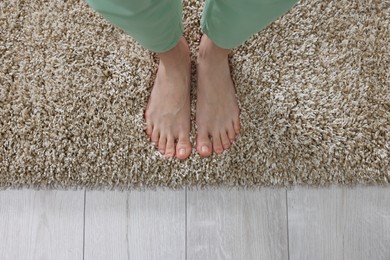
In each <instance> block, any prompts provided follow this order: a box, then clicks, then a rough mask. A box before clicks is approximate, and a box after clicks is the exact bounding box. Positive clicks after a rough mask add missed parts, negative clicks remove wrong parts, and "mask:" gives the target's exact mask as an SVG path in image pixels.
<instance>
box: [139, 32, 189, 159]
mask: <svg viewBox="0 0 390 260" xmlns="http://www.w3.org/2000/svg"><path fill="white" fill-rule="evenodd" d="M158 55H159V57H160V63H159V67H158V72H157V76H156V80H155V82H154V86H153V89H152V93H151V95H150V98H149V102H148V106H147V108H146V111H145V121H146V129H145V130H146V134H147V135H148V136H149V137H150V139H151V141H152V143H154V144H156V145H157V146H158V149H159V151H160V152H161V153H162V154H165V156H166V157H173V156H175V154H176V157H177V158H178V159H181V160H183V159H186V158H188V156H190V154H191V151H192V146H191V143H190V139H189V133H190V130H191V123H190V117H191V103H190V92H191V89H190V88H191V58H190V49H189V46H188V43H187V41H186V40H185V38H184V37H182V38H181V39H180V41H179V43H178V44H177V45H176V46H175V47H174V48H173V49H171V50H169V51H168V52H164V53H159V54H158ZM176 140H177V144H175V141H176Z"/></svg>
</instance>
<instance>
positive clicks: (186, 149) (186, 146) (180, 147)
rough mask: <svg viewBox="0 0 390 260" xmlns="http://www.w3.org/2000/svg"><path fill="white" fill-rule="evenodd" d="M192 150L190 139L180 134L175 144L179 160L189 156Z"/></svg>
mask: <svg viewBox="0 0 390 260" xmlns="http://www.w3.org/2000/svg"><path fill="white" fill-rule="evenodd" d="M191 151H192V147H191V143H190V139H189V137H188V136H185V135H183V136H180V137H179V140H178V141H177V144H176V157H177V158H178V159H180V160H184V159H186V158H188V156H190V154H191Z"/></svg>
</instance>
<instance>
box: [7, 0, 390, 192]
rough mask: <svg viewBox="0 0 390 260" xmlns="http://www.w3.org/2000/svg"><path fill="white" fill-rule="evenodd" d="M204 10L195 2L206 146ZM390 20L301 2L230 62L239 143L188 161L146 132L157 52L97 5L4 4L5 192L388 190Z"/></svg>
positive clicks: (384, 8) (190, 26) (357, 9)
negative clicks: (166, 151) (164, 150)
mask: <svg viewBox="0 0 390 260" xmlns="http://www.w3.org/2000/svg"><path fill="white" fill-rule="evenodd" d="M203 6H204V1H195V0H192V1H184V2H183V22H184V28H185V33H184V34H185V36H186V38H187V40H188V41H189V44H190V47H191V52H192V60H193V66H192V68H193V71H192V72H193V78H192V92H191V97H192V104H191V106H192V115H191V119H192V132H191V141H192V143H195V140H196V129H195V127H196V126H195V123H194V119H195V111H196V110H195V101H196V95H195V93H196V81H195V75H196V71H195V64H194V61H195V57H196V51H197V46H198V44H199V40H200V36H201V32H200V22H199V21H200V16H201V12H202V10H203ZM389 24H390V3H389V2H386V1H380V0H371V1H369V0H367V1H362V0H337V1H336V0H335V1H330V0H326V1H324V0H310V1H309V0H302V1H300V2H299V3H297V4H296V5H295V6H294V7H293V8H292V9H290V10H289V11H288V13H286V14H285V15H283V16H281V17H280V18H279V19H278V20H276V21H274V22H273V23H271V24H270V25H269V26H268V27H267V28H265V29H264V30H262V31H261V32H259V33H257V34H256V35H254V36H253V37H251V38H250V39H249V40H247V41H246V42H245V43H244V44H242V45H241V46H240V47H238V48H236V49H234V50H233V52H232V55H231V56H230V65H231V69H232V77H233V80H234V82H235V85H236V88H237V97H238V99H239V105H240V109H241V115H240V116H241V124H242V131H241V134H240V136H239V137H238V139H237V141H236V142H235V144H234V145H233V146H232V147H231V148H230V149H229V150H226V151H224V153H223V154H221V155H216V154H214V155H213V156H211V157H209V158H201V157H200V156H199V155H198V154H197V153H196V151H195V149H194V150H193V152H192V154H191V156H190V158H188V159H187V160H185V161H180V160H178V159H175V158H174V159H165V158H164V157H163V156H162V155H161V154H160V153H159V152H158V151H157V149H156V148H155V147H154V146H153V145H152V144H151V143H150V142H149V140H148V139H147V136H146V135H145V133H144V130H143V127H144V119H143V114H144V108H145V107H146V104H147V101H148V98H149V94H150V92H151V88H152V84H153V81H154V76H155V74H156V72H157V65H158V59H157V57H156V55H155V54H154V53H152V52H150V51H147V50H145V49H143V48H142V46H140V45H139V44H138V43H137V42H135V41H134V40H133V39H132V38H131V37H129V36H128V35H126V34H125V33H124V32H122V31H121V30H120V29H118V28H115V27H113V26H112V25H110V24H109V23H108V22H107V21H105V20H104V19H103V18H102V17H100V16H99V15H98V14H97V13H96V12H94V11H93V10H92V9H91V8H89V7H88V5H87V4H86V3H84V2H83V1H79V0H68V1H60V0H50V1H49V0H36V1H25V0H2V1H1V2H0V30H1V36H0V86H1V88H0V118H1V124H0V187H1V188H3V189H4V188H6V187H14V188H15V187H30V188H44V187H45V188H60V189H61V188H65V189H66V188H72V187H86V188H91V189H92V188H109V189H121V190H122V189H126V188H141V187H142V188H145V187H148V188H152V189H153V188H155V187H168V188H173V189H176V188H183V187H184V186H190V187H194V186H196V187H201V188H203V187H216V186H225V187H233V186H235V187H246V188H251V187H252V188H256V187H263V186H283V187H288V186H291V185H297V184H302V185H316V186H317V185H318V186H324V185H328V184H344V185H351V184H357V183H363V184H388V183H389V181H390V166H389V154H390V85H389V82H390V70H389V67H390V62H389V53H390V45H389V39H390V28H389Z"/></svg>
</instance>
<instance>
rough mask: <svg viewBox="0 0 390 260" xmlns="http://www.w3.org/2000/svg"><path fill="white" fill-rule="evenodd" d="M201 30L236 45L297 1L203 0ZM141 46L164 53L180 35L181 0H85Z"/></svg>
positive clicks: (223, 45)
mask: <svg viewBox="0 0 390 260" xmlns="http://www.w3.org/2000/svg"><path fill="white" fill-rule="evenodd" d="M184 1H185V0H184ZM187 1H189V0H187ZM205 1H206V2H205V6H204V10H203V13H202V18H201V22H200V24H201V31H202V33H204V34H206V35H207V36H208V37H209V38H210V39H211V40H212V41H213V42H214V43H215V44H216V45H218V46H219V47H221V48H225V49H232V48H235V47H238V46H239V45H241V44H242V43H244V42H245V41H246V40H248V39H249V38H250V37H251V36H252V35H254V34H256V33H257V32H259V31H260V30H262V29H264V28H265V27H267V26H268V25H269V24H270V23H272V22H273V21H275V20H276V19H278V18H279V17H280V16H282V15H283V14H284V13H285V12H287V11H288V10H289V9H290V8H291V7H292V6H293V5H294V4H295V3H296V2H298V0H205ZM86 2H87V3H88V5H89V6H90V7H91V8H93V9H94V10H96V11H97V12H98V13H100V14H101V15H102V16H103V17H104V18H106V19H107V20H108V21H109V22H110V23H111V24H113V25H115V26H117V27H119V28H121V29H122V30H123V31H125V32H126V33H127V34H129V35H130V36H131V37H132V38H134V39H135V40H136V41H137V42H138V43H140V44H141V45H142V46H143V47H144V48H146V49H148V50H150V51H154V52H165V51H168V50H170V49H171V48H173V47H175V46H176V44H177V43H178V42H179V40H180V38H181V36H182V35H183V23H182V0H86Z"/></svg>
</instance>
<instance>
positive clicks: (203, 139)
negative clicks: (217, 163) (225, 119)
mask: <svg viewBox="0 0 390 260" xmlns="http://www.w3.org/2000/svg"><path fill="white" fill-rule="evenodd" d="M196 150H197V151H198V153H199V154H200V155H201V156H204V157H206V156H210V155H211V153H212V150H211V141H210V138H209V135H208V133H207V132H199V134H198V138H197V140H196Z"/></svg>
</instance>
